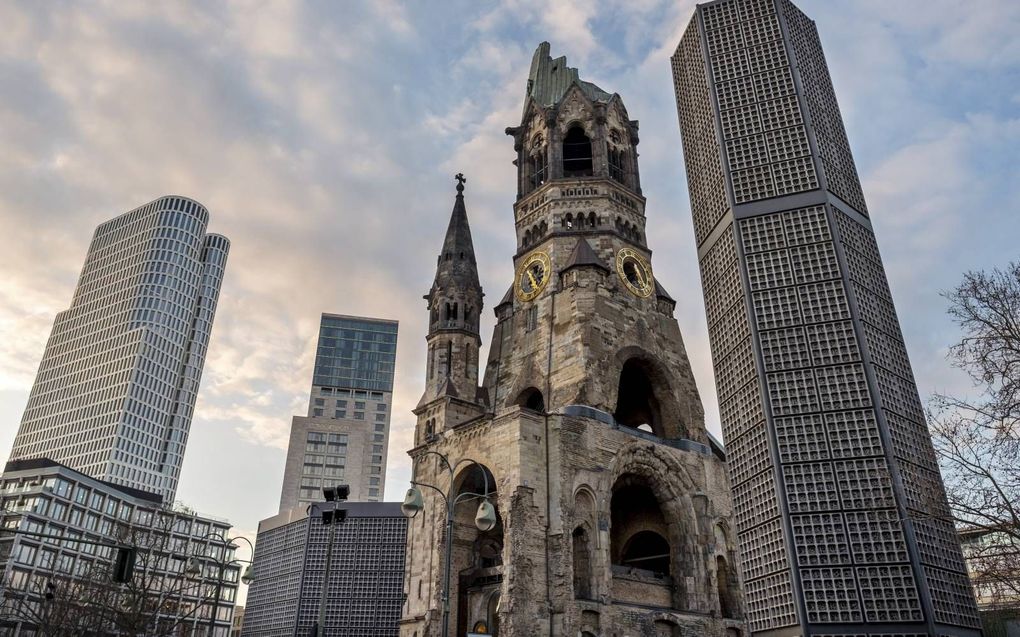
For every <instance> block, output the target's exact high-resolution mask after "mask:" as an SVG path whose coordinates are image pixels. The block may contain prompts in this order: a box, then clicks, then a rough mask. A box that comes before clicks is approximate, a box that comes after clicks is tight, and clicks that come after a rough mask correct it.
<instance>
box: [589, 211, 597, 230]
mask: <svg viewBox="0 0 1020 637" xmlns="http://www.w3.org/2000/svg"><path fill="white" fill-rule="evenodd" d="M588 225H589V226H591V227H592V228H595V227H597V226H598V225H599V218H598V217H596V216H595V213H594V212H589V213H588Z"/></svg>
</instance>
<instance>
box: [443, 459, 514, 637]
mask: <svg viewBox="0 0 1020 637" xmlns="http://www.w3.org/2000/svg"><path fill="white" fill-rule="evenodd" d="M486 492H487V493H488V496H489V502H490V503H491V504H492V505H493V506H494V507H496V526H495V527H494V528H493V529H492V530H490V531H480V530H478V528H477V527H476V526H475V523H474V518H475V514H476V512H477V510H478V504H479V501H478V500H477V499H467V500H462V501H461V503H460V504H458V505H457V506H456V508H455V510H454V524H453V533H454V551H453V556H452V562H451V570H452V572H453V574H454V577H453V578H452V581H451V595H450V603H451V609H450V610H451V617H452V618H454V621H455V622H456V623H453V621H451V625H452V626H456V627H457V628H456V630H457V634H464V633H466V632H467V631H468V629H470V628H473V627H474V626H475V625H476V624H477V623H478V622H483V623H485V624H486V625H488V626H491V619H490V616H489V601H490V599H491V596H492V594H493V592H495V591H498V590H499V588H500V580H501V579H502V573H503V560H504V538H503V518H502V512H501V511H500V509H499V506H498V504H497V503H498V499H499V491H498V489H497V486H496V478H495V476H494V475H493V473H492V471H491V470H490V469H489V468H488V467H487V466H485V465H484V464H469V465H466V466H462V467H461V468H460V469H459V470H458V471H457V474H456V475H455V476H454V478H453V488H452V489H451V493H452V494H453V495H452V496H451V497H457V496H459V495H461V494H465V493H478V494H486ZM453 587H456V589H455V590H454V588H453ZM490 634H492V633H490Z"/></svg>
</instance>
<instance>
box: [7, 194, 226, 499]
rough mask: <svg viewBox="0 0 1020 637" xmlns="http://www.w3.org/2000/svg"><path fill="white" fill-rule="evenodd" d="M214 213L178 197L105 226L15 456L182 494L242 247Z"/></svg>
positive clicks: (52, 348) (39, 380)
mask: <svg viewBox="0 0 1020 637" xmlns="http://www.w3.org/2000/svg"><path fill="white" fill-rule="evenodd" d="M208 221H209V212H208V211H207V210H206V209H205V208H204V207H203V206H202V205H201V204H199V203H197V202H195V201H192V200H190V199H186V198H184V197H169V196H168V197H161V198H159V199H157V200H155V201H152V202H151V203H148V204H146V205H144V206H141V207H139V208H136V209H135V210H132V211H131V212H128V213H125V214H123V215H120V216H119V217H116V218H115V219H112V220H110V221H107V222H106V223H104V224H102V225H100V226H99V227H98V228H97V229H96V232H95V235H94V236H93V239H92V243H91V245H90V246H89V251H88V255H87V256H86V258H85V265H84V267H83V268H82V272H81V277H80V278H79V280H78V286H77V288H76V289H75V292H74V298H73V299H72V301H71V307H70V308H68V309H67V310H64V311H63V312H61V313H59V314H58V315H57V318H56V320H55V321H54V323H53V331H52V332H51V333H50V338H49V341H47V343H46V351H45V353H44V354H43V358H42V362H40V363H39V372H38V374H37V376H36V380H35V384H34V385H33V386H32V392H31V394H30V395H29V399H28V405H27V406H26V407H25V413H24V416H23V417H22V420H21V427H20V428H19V429H18V434H17V437H16V438H15V439H14V449H13V451H12V453H11V459H12V460H18V459H24V458H43V457H45V458H50V459H52V460H55V461H57V462H60V463H63V464H65V465H67V466H70V467H73V468H75V469H77V470H79V471H81V472H83V473H85V474H87V475H90V476H92V477H94V478H98V479H101V480H109V481H111V482H114V483H117V484H121V485H124V486H127V487H132V488H137V489H143V490H146V491H152V492H155V493H159V494H160V495H162V496H163V497H164V498H165V499H166V500H167V501H172V500H173V497H174V493H175V492H176V490H177V481H178V478H179V475H180V470H181V462H182V461H183V459H184V449H185V445H186V444H187V441H188V431H189V429H190V427H191V417H192V412H193V410H194V407H195V398H196V396H197V394H198V386H199V381H200V380H201V377H202V367H203V364H204V362H205V353H206V348H207V346H208V343H209V334H210V331H211V329H212V322H213V317H214V315H215V312H216V302H217V299H218V297H219V292H220V285H221V283H222V281H223V271H224V267H225V266H226V260H227V253H228V251H229V249H230V243H229V242H228V241H227V239H226V238H225V237H223V236H220V235H217V234H206V232H205V229H206V225H207V223H208Z"/></svg>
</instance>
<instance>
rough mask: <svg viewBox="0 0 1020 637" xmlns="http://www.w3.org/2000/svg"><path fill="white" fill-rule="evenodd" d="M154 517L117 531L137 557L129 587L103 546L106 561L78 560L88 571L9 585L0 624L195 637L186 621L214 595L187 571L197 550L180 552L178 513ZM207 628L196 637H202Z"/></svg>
mask: <svg viewBox="0 0 1020 637" xmlns="http://www.w3.org/2000/svg"><path fill="white" fill-rule="evenodd" d="M148 515H152V516H153V518H152V519H145V520H136V521H135V523H131V524H128V523H119V526H118V527H117V528H116V529H115V535H116V536H117V537H118V540H119V542H120V543H121V545H122V546H125V547H132V548H134V549H135V551H136V555H137V561H136V562H135V567H134V572H133V577H132V578H131V581H129V582H127V583H116V582H114V581H113V565H114V560H115V557H116V554H117V551H116V550H114V549H107V548H102V547H100V548H99V549H98V551H97V553H98V554H99V555H100V556H102V555H104V554H105V556H106V557H105V558H103V559H97V560H95V561H89V562H84V561H83V562H79V563H78V564H88V566H87V567H86V568H84V569H83V568H81V567H78V568H74V569H73V572H63V571H61V569H59V568H57V569H54V573H53V575H52V576H51V577H48V578H47V577H43V576H41V575H35V576H33V577H30V578H29V579H28V580H27V581H26V582H23V583H22V584H21V586H11V585H8V586H7V587H6V590H5V594H4V597H5V599H4V600H2V601H3V604H2V606H0V621H5V622H20V623H24V624H27V625H31V626H34V627H36V630H37V631H38V633H39V635H41V636H45V637H51V636H52V637H65V636H66V637H71V636H78V635H146V636H153V637H171V636H183V635H190V634H191V629H190V624H189V622H188V620H191V619H194V618H195V616H196V615H197V613H198V612H199V610H200V609H201V608H202V606H203V604H204V603H205V602H206V601H207V598H209V597H210V596H211V585H210V584H208V582H206V583H202V582H200V581H199V580H196V579H193V578H191V577H189V576H188V574H187V573H186V572H185V571H186V564H187V559H188V557H189V556H190V553H189V551H192V550H195V548H196V547H195V546H190V547H188V546H180V545H179V544H178V542H179V541H178V540H176V539H175V538H174V536H173V535H172V533H171V531H172V530H173V524H174V521H175V516H174V515H173V512H172V511H168V510H157V511H155V512H151V513H148ZM74 545H75V540H74V539H68V540H66V543H65V544H64V546H65V547H69V548H71V549H72V550H74V549H75V548H77V547H75V546H74ZM204 548H205V547H204V546H203V549H204ZM213 550H223V547H222V546H217V547H213ZM210 557H214V558H216V556H210ZM216 559H222V556H220V557H218V558H216ZM76 566H77V564H76ZM204 630H205V629H204V628H200V629H199V630H198V631H197V632H198V633H199V634H204V632H203V631H204Z"/></svg>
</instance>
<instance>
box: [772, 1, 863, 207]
mask: <svg viewBox="0 0 1020 637" xmlns="http://www.w3.org/2000/svg"><path fill="white" fill-rule="evenodd" d="M779 4H780V7H781V11H782V13H783V17H784V18H785V21H786V24H787V25H788V29H789V40H790V45H791V49H792V52H793V54H794V57H795V58H796V67H797V73H798V74H799V75H800V78H801V85H802V86H803V87H804V94H803V98H804V104H805V105H806V107H807V110H808V112H809V113H810V114H811V121H812V124H813V129H814V133H815V139H816V141H817V144H818V156H819V160H820V162H821V165H822V166H823V170H824V171H825V176H826V180H827V182H828V188H829V190H831V191H832V192H833V193H835V194H836V195H837V196H838V197H840V198H841V199H843V200H844V201H846V202H847V203H849V204H850V205H852V206H853V207H854V208H856V209H857V210H858V211H859V212H861V213H862V214H867V212H868V209H867V206H866V204H865V203H864V194H863V192H862V191H861V183H860V179H859V178H858V176H857V168H856V167H855V165H854V158H853V155H852V154H851V152H850V143H849V141H848V140H847V137H846V129H845V128H844V126H843V117H842V115H841V114H840V111H839V104H838V103H837V102H836V93H835V91H834V90H833V87H832V78H830V77H829V69H828V66H827V65H826V63H825V54H824V53H823V52H822V44H821V41H820V40H819V38H818V31H817V29H816V28H815V25H814V23H813V22H812V21H811V20H810V19H809V18H808V17H807V16H806V15H804V14H803V13H802V12H801V11H800V10H799V9H797V7H795V6H794V5H793V3H791V2H789V1H788V0H779Z"/></svg>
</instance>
